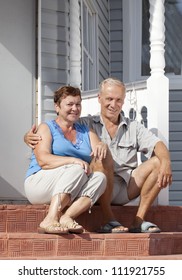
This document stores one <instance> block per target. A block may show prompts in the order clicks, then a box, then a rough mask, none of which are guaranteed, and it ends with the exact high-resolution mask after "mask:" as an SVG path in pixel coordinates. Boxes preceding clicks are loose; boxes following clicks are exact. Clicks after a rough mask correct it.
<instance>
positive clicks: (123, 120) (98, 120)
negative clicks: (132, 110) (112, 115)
mask: <svg viewBox="0 0 182 280" xmlns="http://www.w3.org/2000/svg"><path fill="white" fill-rule="evenodd" d="M119 118H120V120H119V126H121V125H123V124H125V125H127V124H128V123H127V119H126V118H125V117H124V116H123V114H122V113H120V117H119ZM92 119H93V121H94V122H95V123H101V124H102V125H103V120H102V116H101V115H94V116H92Z"/></svg>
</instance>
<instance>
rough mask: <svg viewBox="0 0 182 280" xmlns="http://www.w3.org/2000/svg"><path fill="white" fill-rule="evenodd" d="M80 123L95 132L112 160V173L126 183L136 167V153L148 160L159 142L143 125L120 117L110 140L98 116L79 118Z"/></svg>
mask: <svg viewBox="0 0 182 280" xmlns="http://www.w3.org/2000/svg"><path fill="white" fill-rule="evenodd" d="M81 122H83V123H87V124H88V125H89V126H90V127H91V128H93V130H94V131H95V132H96V134H97V135H98V137H99V138H100V139H101V141H103V142H104V143H106V144H107V145H108V147H109V149H110V151H111V154H112V157H113V160H114V172H115V174H117V175H119V176H121V177H122V178H123V179H124V180H125V181H126V183H128V181H129V179H130V176H131V172H132V170H134V169H135V168H136V167H137V165H138V157H137V152H142V153H143V154H144V155H145V156H146V157H147V158H150V157H151V155H152V153H153V150H154V147H155V145H156V143H157V142H159V141H160V139H159V138H158V137H156V136H155V135H154V134H153V133H152V132H151V131H149V130H148V129H147V128H145V126H144V125H142V124H141V123H139V122H137V121H136V120H131V119H129V118H126V117H124V116H123V115H122V114H121V115H120V123H119V126H118V130H117V133H116V135H115V137H114V138H113V139H111V137H110V135H109V133H108V132H107V130H106V128H105V126H104V124H103V121H102V118H101V116H100V115H95V116H88V117H84V118H81Z"/></svg>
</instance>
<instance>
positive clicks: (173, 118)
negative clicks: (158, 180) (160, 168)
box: [169, 90, 182, 205]
mask: <svg viewBox="0 0 182 280" xmlns="http://www.w3.org/2000/svg"><path fill="white" fill-rule="evenodd" d="M181 108H182V90H171V91H170V94H169V150H170V154H171V161H172V171H173V183H172V186H171V187H170V188H169V203H170V205H182V109H181Z"/></svg>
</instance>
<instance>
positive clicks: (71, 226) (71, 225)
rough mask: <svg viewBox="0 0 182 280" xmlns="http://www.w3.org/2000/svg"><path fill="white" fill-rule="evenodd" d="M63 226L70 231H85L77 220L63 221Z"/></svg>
mask: <svg viewBox="0 0 182 280" xmlns="http://www.w3.org/2000/svg"><path fill="white" fill-rule="evenodd" d="M60 225H61V227H63V228H67V229H68V232H69V233H83V231H84V229H83V227H82V226H81V225H79V224H78V223H77V222H76V221H74V220H72V221H68V222H63V223H62V222H61V223H60Z"/></svg>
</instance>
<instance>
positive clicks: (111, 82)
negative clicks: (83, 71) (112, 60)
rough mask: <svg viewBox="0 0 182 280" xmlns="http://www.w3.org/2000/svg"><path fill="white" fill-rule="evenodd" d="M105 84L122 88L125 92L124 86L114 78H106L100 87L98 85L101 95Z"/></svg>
mask: <svg viewBox="0 0 182 280" xmlns="http://www.w3.org/2000/svg"><path fill="white" fill-rule="evenodd" d="M105 84H108V85H111V86H113V85H114V86H120V87H122V88H124V90H126V88H125V84H124V83H123V82H122V81H120V80H119V79H116V78H107V79H105V80H103V81H102V82H101V83H100V85H99V92H100V93H101V92H102V91H103V90H104V86H105Z"/></svg>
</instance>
